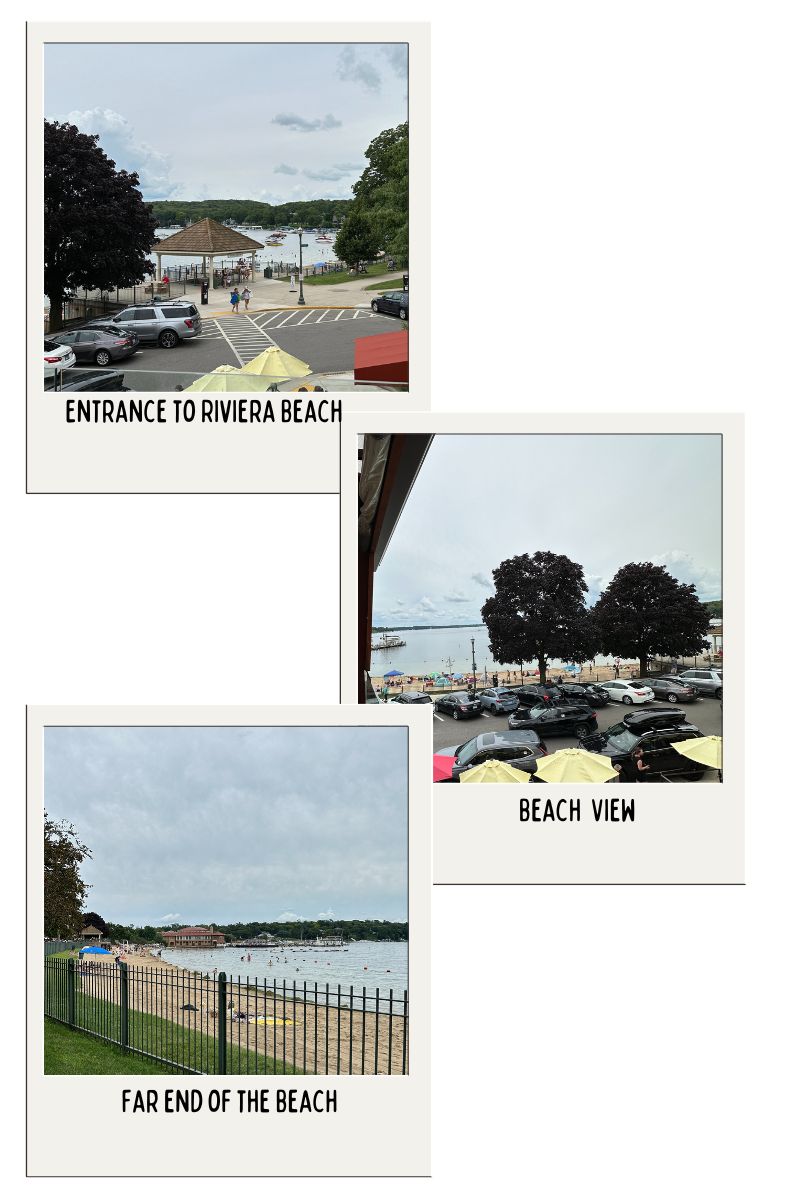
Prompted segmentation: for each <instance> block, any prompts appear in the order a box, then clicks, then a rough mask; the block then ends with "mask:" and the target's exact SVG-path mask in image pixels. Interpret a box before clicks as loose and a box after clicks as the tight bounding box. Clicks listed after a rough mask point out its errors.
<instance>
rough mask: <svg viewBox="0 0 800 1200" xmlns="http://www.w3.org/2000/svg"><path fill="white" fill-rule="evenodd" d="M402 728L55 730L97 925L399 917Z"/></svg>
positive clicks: (402, 912) (56, 803)
mask: <svg viewBox="0 0 800 1200" xmlns="http://www.w3.org/2000/svg"><path fill="white" fill-rule="evenodd" d="M406 753H407V752H406V731H405V730H404V729H369V728H358V729H347V728H336V727H328V728H307V729H302V728H300V729H294V728H235V729H226V728H187V729H181V728H163V729H159V728H50V729H47V730H46V732H45V807H46V808H47V811H48V812H49V814H50V816H51V817H53V818H54V819H56V820H59V819H61V818H66V819H67V820H69V821H71V822H72V824H73V825H75V827H76V829H77V831H78V833H79V836H80V839H81V840H82V841H83V842H84V843H85V844H86V845H87V846H89V848H90V849H91V851H92V854H93V858H92V859H91V860H90V861H88V862H87V863H85V864H84V871H83V878H84V880H85V881H86V882H87V883H91V884H92V885H93V887H92V890H91V891H90V892H89V897H88V900H87V908H88V909H89V910H91V911H94V912H98V913H100V915H101V916H102V917H103V918H104V919H105V920H107V921H115V922H118V923H121V924H127V923H134V924H153V923H155V924H159V923H169V922H172V921H180V922H186V923H190V924H191V923H195V922H203V923H206V922H209V921H217V922H219V923H220V924H226V923H228V922H233V921H238V920H258V919H261V918H263V919H264V920H273V921H275V920H279V919H281V918H283V919H285V920H291V919H293V918H294V917H295V916H298V917H302V918H305V919H314V918H317V917H330V918H337V917H338V918H341V919H357V918H361V917H363V918H382V919H385V920H399V921H404V920H406V919H407V911H408V909H407V888H406V878H407V836H406V831H407V794H406V778H407V766H406Z"/></svg>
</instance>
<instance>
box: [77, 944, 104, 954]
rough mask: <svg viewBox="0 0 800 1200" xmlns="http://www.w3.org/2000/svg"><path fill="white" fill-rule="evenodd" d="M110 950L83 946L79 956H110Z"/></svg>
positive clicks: (101, 947)
mask: <svg viewBox="0 0 800 1200" xmlns="http://www.w3.org/2000/svg"><path fill="white" fill-rule="evenodd" d="M110 953H111V951H110V950H106V949H105V948H104V947H103V946H84V947H83V949H82V950H81V954H110Z"/></svg>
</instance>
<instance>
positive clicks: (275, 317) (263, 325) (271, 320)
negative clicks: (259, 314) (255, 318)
mask: <svg viewBox="0 0 800 1200" xmlns="http://www.w3.org/2000/svg"><path fill="white" fill-rule="evenodd" d="M279 316H281V313H279V312H276V313H273V314H272V316H271V317H270V318H269V319H268V320H266V321H262V322H261V328H262V329H263V328H264V327H265V326H266V325H271V324H272V322H273V321H277V319H278V317H279Z"/></svg>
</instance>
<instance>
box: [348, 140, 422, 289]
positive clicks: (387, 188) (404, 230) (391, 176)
mask: <svg viewBox="0 0 800 1200" xmlns="http://www.w3.org/2000/svg"><path fill="white" fill-rule="evenodd" d="M366 157H367V162H368V164H369V165H368V166H367V167H366V169H365V170H364V172H363V173H362V175H361V178H360V179H358V180H357V181H356V182H355V183H354V184H353V197H354V199H353V207H352V208H351V209H350V211H349V213H348V215H347V216H346V217H345V219H344V223H343V225H342V228H341V230H340V231H339V235H338V237H337V239H336V246H335V249H336V253H337V255H338V257H339V258H341V259H343V260H344V262H346V263H348V265H351V266H352V265H354V262H358V261H360V260H361V259H362V258H372V257H374V256H375V254H377V252H378V250H385V251H386V253H387V254H388V255H390V256H391V257H392V258H395V259H397V261H398V263H400V265H402V266H405V265H406V264H407V263H408V123H406V124H404V125H398V126H397V127H396V128H395V129H384V131H383V133H379V134H378V136H377V137H376V138H374V139H373V140H372V141H371V142H370V144H369V146H368V147H367V151H366ZM367 229H369V236H368V235H367V233H366V230H367ZM356 233H357V236H356ZM351 244H354V245H357V246H358V247H359V248H362V247H367V246H368V247H369V253H367V252H362V253H360V254H359V255H358V258H357V259H353V258H352V257H351V255H352V253H353V251H352V249H351Z"/></svg>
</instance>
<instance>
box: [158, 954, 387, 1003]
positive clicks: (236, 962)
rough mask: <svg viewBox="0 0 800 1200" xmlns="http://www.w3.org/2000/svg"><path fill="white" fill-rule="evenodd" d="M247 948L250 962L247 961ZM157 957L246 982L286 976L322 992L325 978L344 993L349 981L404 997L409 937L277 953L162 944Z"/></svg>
mask: <svg viewBox="0 0 800 1200" xmlns="http://www.w3.org/2000/svg"><path fill="white" fill-rule="evenodd" d="M248 953H249V954H250V962H247V961H246V959H247V955H248ZM242 955H244V956H245V962H242ZM161 957H162V959H163V960H164V961H165V962H170V963H174V964H175V966H178V967H186V968H187V969H188V970H190V971H203V972H207V973H208V974H211V973H212V972H213V970H214V968H215V967H216V969H217V970H218V971H224V972H225V973H226V975H227V976H228V978H229V979H230V978H233V979H235V978H236V977H237V976H241V978H242V981H244V979H245V976H249V977H250V981H251V982H255V981H258V982H259V983H260V982H262V981H263V980H264V979H267V980H268V981H269V982H270V984H271V983H272V981H273V980H277V982H278V985H279V986H281V985H282V984H283V982H284V980H285V981H286V986H287V987H288V988H291V986H292V984H293V983H296V984H297V987H298V988H299V989H300V991H302V989H303V984H304V983H306V984H310V985H311V986H312V988H313V985H314V984H315V983H316V984H317V985H318V986H319V987H321V989H322V990H323V991H324V989H325V984H326V983H327V984H329V985H330V986H331V988H332V990H333V991H335V990H336V986H337V984H341V986H342V991H343V992H344V991H345V990H346V989H349V988H350V986H351V985H352V987H353V988H354V989H358V990H359V992H360V990H361V988H362V987H365V988H366V989H367V992H368V993H369V992H372V995H373V996H374V995H375V989H376V988H380V990H381V995H383V994H384V992H385V993H386V995H387V996H388V994H389V988H394V994H395V996H397V995H398V994H399V995H400V996H401V997H402V993H403V991H404V989H405V988H407V987H408V943H407V942H347V943H346V944H345V945H344V946H342V947H333V946H311V945H309V946H302V947H300V946H298V947H286V948H284V949H281V951H280V952H278V950H277V949H276V947H274V946H273V947H270V948H269V949H266V948H265V949H263V950H260V949H256V950H253V949H252V948H251V949H250V950H249V951H248V950H247V949H237V947H235V946H225V947H223V948H221V949H219V950H167V949H165V950H163V951H162V954H161ZM365 967H366V968H367V969H366V970H364V968H365Z"/></svg>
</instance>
